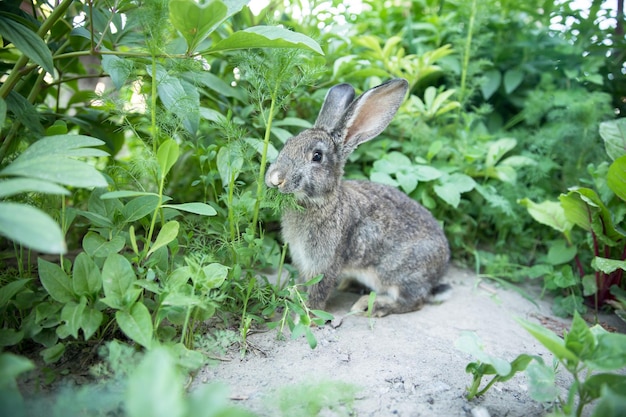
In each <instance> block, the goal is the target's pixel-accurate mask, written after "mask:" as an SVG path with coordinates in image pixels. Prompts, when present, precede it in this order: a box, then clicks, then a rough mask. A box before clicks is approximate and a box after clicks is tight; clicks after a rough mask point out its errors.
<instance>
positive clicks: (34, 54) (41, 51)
mask: <svg viewBox="0 0 626 417" xmlns="http://www.w3.org/2000/svg"><path fill="white" fill-rule="evenodd" d="M11 16H13V15H11V14H9V13H2V14H0V35H1V36H2V37H3V38H4V39H6V40H9V41H11V42H12V43H13V45H15V47H16V48H17V49H19V50H20V52H22V53H23V54H24V55H25V56H27V57H28V58H29V59H30V60H31V61H33V62H34V63H35V64H37V65H39V66H40V67H41V68H43V69H44V71H46V72H47V73H49V74H52V75H54V64H53V62H52V53H51V52H50V49H48V46H47V45H46V43H45V42H44V41H43V39H41V38H40V37H39V35H37V34H36V33H35V32H33V31H32V30H31V29H29V28H28V27H26V26H24V25H22V24H20V23H18V22H16V21H15V20H12V19H11Z"/></svg>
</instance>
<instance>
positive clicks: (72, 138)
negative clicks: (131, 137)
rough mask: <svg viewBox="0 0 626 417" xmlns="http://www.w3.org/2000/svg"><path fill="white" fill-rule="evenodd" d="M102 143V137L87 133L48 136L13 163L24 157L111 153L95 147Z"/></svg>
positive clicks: (102, 154)
mask: <svg viewBox="0 0 626 417" xmlns="http://www.w3.org/2000/svg"><path fill="white" fill-rule="evenodd" d="M102 145H104V142H103V141H101V140H100V139H96V138H92V137H91V136H85V135H71V134H68V135H55V136H46V137H44V138H41V139H39V140H38V141H37V142H35V143H33V144H32V145H30V146H29V147H28V148H26V150H25V151H24V152H22V153H21V154H20V156H18V157H17V158H16V159H15V161H13V163H12V164H11V165H13V164H14V163H16V162H17V161H20V160H22V159H34V158H38V157H46V156H56V157H59V156H72V157H86V156H94V157H98V156H108V155H109V154H108V153H107V152H104V151H102V150H100V149H95V148H93V147H94V146H102ZM2 172H4V171H2Z"/></svg>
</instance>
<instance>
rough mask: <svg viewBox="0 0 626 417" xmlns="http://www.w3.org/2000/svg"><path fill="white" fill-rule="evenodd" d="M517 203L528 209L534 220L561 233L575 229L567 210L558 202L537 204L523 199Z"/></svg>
mask: <svg viewBox="0 0 626 417" xmlns="http://www.w3.org/2000/svg"><path fill="white" fill-rule="evenodd" d="M517 202H518V203H519V204H521V205H522V206H524V207H526V209H527V210H528V214H530V216H531V217H532V218H533V219H535V220H536V221H538V222H539V223H541V224H545V225H546V226H550V227H551V228H553V229H555V230H558V231H559V232H563V233H565V232H569V231H570V230H571V229H572V227H574V224H573V223H571V222H569V221H568V220H567V217H566V216H565V210H564V209H563V207H562V206H561V203H559V202H558V201H544V202H541V203H535V202H533V201H532V200H530V199H528V198H523V199H521V200H517Z"/></svg>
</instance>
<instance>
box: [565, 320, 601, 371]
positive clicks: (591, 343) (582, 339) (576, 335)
mask: <svg viewBox="0 0 626 417" xmlns="http://www.w3.org/2000/svg"><path fill="white" fill-rule="evenodd" d="M564 341H565V347H566V348H567V349H568V350H570V351H572V352H574V354H575V355H576V356H578V357H579V358H580V359H581V360H582V361H585V360H587V359H589V358H590V357H591V354H592V352H593V351H594V349H595V347H596V338H595V337H594V335H593V333H591V331H590V330H589V327H587V324H586V323H585V320H583V319H582V317H580V314H578V312H574V318H573V319H572V325H571V327H570V330H569V332H567V334H565V336H564Z"/></svg>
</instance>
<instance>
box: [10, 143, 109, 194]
mask: <svg viewBox="0 0 626 417" xmlns="http://www.w3.org/2000/svg"><path fill="white" fill-rule="evenodd" d="M103 144H104V142H103V141H101V140H99V139H95V138H92V137H89V136H83V135H56V136H48V137H45V138H42V139H39V140H38V141H37V142H35V143H33V144H32V145H31V146H29V147H28V148H27V149H26V150H25V151H24V152H22V154H21V155H20V156H18V157H17V158H16V159H15V160H14V161H13V162H12V163H11V164H9V165H8V166H7V167H6V168H4V169H3V170H2V171H0V176H7V175H13V176H23V177H30V178H38V179H41V180H45V181H50V182H54V183H59V184H64V185H70V186H74V187H106V186H107V185H108V183H107V181H106V179H105V178H104V176H103V175H102V174H101V173H100V172H99V171H98V170H97V169H95V168H94V167H93V166H91V165H89V164H87V163H85V162H82V161H78V160H76V159H73V158H75V157H97V156H107V155H108V153H107V152H104V151H101V150H99V149H94V148H92V146H100V145H103Z"/></svg>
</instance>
